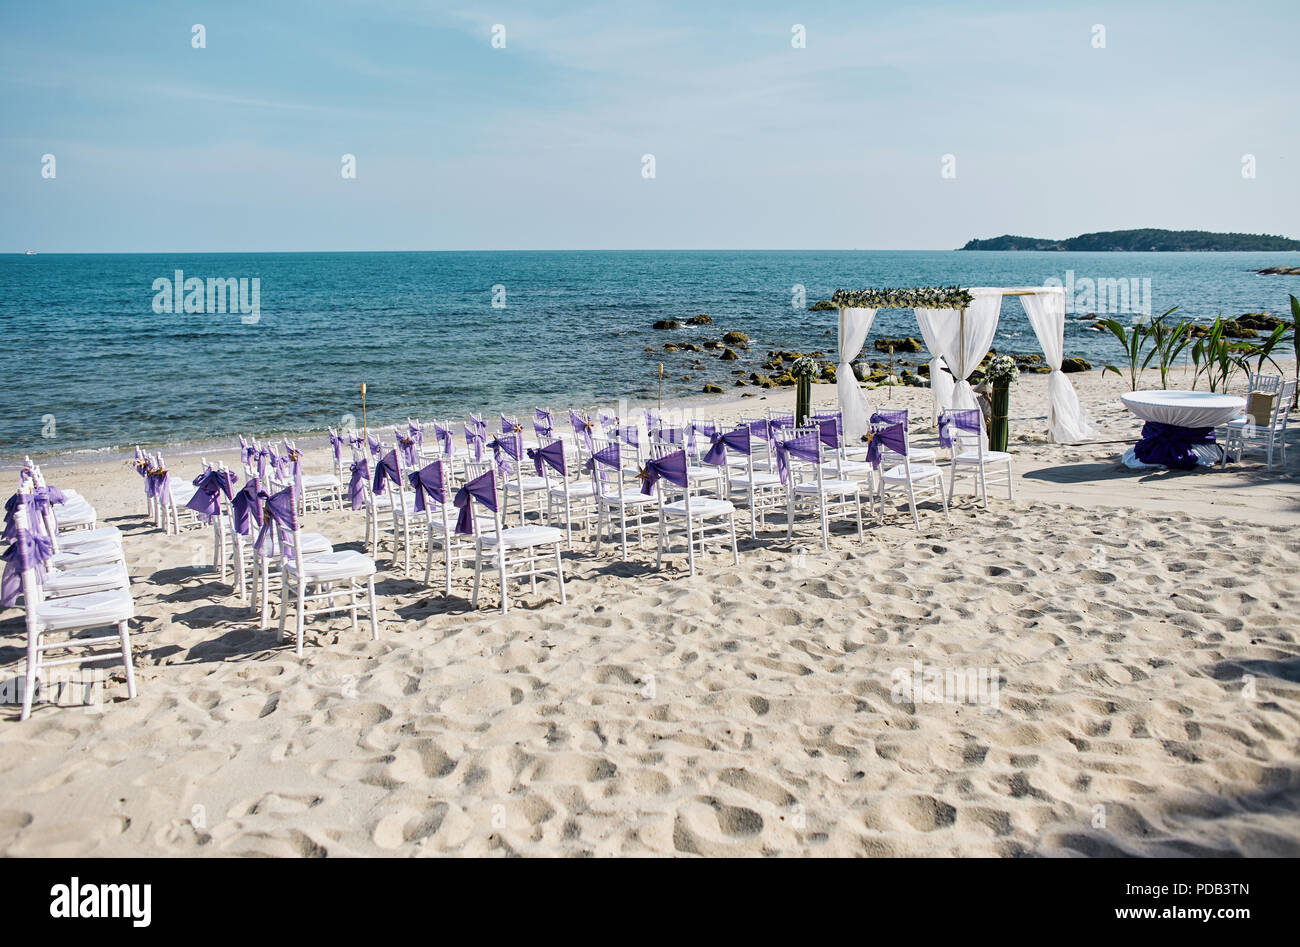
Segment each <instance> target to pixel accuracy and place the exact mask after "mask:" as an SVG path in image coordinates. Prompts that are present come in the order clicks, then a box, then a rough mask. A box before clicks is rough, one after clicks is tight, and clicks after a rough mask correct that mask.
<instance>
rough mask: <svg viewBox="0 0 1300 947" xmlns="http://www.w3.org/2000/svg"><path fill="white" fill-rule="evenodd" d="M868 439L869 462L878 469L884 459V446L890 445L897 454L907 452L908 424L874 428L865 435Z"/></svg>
mask: <svg viewBox="0 0 1300 947" xmlns="http://www.w3.org/2000/svg"><path fill="white" fill-rule="evenodd" d="M865 437H866V441H867V462H868V463H870V464H871V466H872V467H874V468H876V469H877V470H879V469H880V464H881V461H882V460H883V459H884V454H885V451H884V448H886V447H888V448H889V449H890V450H892V451H893V452H894V453H895V454H902V455H904V456H906V454H907V426H906V425H904V424H902V423H901V422H900V423H897V424H887V425H885V426H883V427H878V428H874V429H872V430H870V431H868V432H867V433H866V435H865Z"/></svg>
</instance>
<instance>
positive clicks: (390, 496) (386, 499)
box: [374, 487, 415, 510]
mask: <svg viewBox="0 0 1300 947" xmlns="http://www.w3.org/2000/svg"><path fill="white" fill-rule="evenodd" d="M396 496H397V494H395V493H394V492H393V491H392V489H391V487H390V488H389V489H388V490H385V491H384V492H383V493H376V494H375V498H374V499H375V509H376V510H391V509H392V508H393V505H394V504H393V500H394V499H395V498H396ZM402 496H403V497H405V498H406V508H407V509H408V510H413V509H415V494H414V493H413V492H404V493H403V494H402ZM401 505H402V504H400V503H398V504H397V506H398V508H399V509H400V508H401Z"/></svg>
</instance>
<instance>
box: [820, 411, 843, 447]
mask: <svg viewBox="0 0 1300 947" xmlns="http://www.w3.org/2000/svg"><path fill="white" fill-rule="evenodd" d="M814 420H816V422H817V436H818V437H819V438H820V439H821V442H822V443H823V444H825V445H826V446H827V447H829V448H830V449H831V450H838V449H839V446H840V422H839V419H838V418H815V419H814Z"/></svg>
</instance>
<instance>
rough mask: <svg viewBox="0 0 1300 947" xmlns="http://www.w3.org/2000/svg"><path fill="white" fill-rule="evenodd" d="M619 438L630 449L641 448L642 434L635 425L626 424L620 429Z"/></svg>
mask: <svg viewBox="0 0 1300 947" xmlns="http://www.w3.org/2000/svg"><path fill="white" fill-rule="evenodd" d="M618 438H619V440H621V441H622V442H623V443H624V444H626V445H627V446H628V447H640V446H641V432H640V430H639V429H638V428H637V426H636V425H635V424H624V425H622V426H620V427H619V428H618Z"/></svg>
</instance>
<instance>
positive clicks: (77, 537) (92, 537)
mask: <svg viewBox="0 0 1300 947" xmlns="http://www.w3.org/2000/svg"><path fill="white" fill-rule="evenodd" d="M91 543H113V544H114V545H116V546H117V547H118V548H121V546H122V531H121V530H120V529H118V528H117V527H116V526H97V527H96V528H95V529H83V530H81V531H79V532H76V533H69V534H68V535H67V536H60V537H59V549H60V550H61V551H62V550H73V549H77V548H79V547H81V546H86V545H90V544H91Z"/></svg>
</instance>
